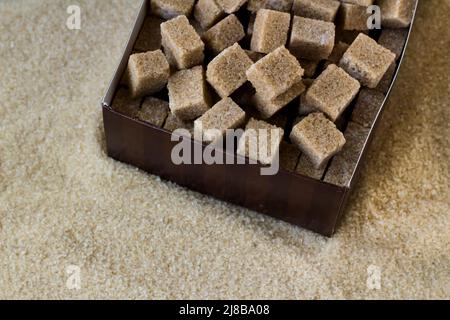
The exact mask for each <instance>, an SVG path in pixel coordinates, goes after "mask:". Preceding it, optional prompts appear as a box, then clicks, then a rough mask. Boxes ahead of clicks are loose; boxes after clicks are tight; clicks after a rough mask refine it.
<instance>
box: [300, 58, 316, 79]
mask: <svg viewBox="0 0 450 320" xmlns="http://www.w3.org/2000/svg"><path fill="white" fill-rule="evenodd" d="M299 62H300V66H301V67H302V68H303V69H304V70H305V73H304V74H303V76H304V77H307V78H311V77H313V76H314V75H315V74H316V70H317V67H318V66H319V62H320V61H312V60H306V59H299Z"/></svg>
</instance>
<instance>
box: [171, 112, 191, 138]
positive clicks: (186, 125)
mask: <svg viewBox="0 0 450 320" xmlns="http://www.w3.org/2000/svg"><path fill="white" fill-rule="evenodd" d="M164 129H166V130H168V131H175V130H177V129H185V130H187V131H189V133H190V134H193V133H194V122H193V121H184V120H181V119H180V118H177V117H176V116H175V115H174V114H172V113H170V112H169V115H168V116H167V119H166V122H165V123H164Z"/></svg>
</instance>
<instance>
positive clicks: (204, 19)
mask: <svg viewBox="0 0 450 320" xmlns="http://www.w3.org/2000/svg"><path fill="white" fill-rule="evenodd" d="M224 15H225V12H224V11H223V9H222V7H220V6H219V5H218V4H217V2H216V1H215V0H199V1H198V2H197V3H196V5H195V8H194V17H195V20H197V22H198V23H199V24H200V26H201V27H202V28H203V29H207V28H209V27H211V26H212V25H213V24H215V23H216V22H217V21H218V20H219V19H220V18H222V16H224Z"/></svg>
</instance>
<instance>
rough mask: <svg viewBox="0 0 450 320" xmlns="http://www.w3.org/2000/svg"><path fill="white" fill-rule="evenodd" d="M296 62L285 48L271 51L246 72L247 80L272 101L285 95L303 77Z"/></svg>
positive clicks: (300, 68) (302, 71)
mask: <svg viewBox="0 0 450 320" xmlns="http://www.w3.org/2000/svg"><path fill="white" fill-rule="evenodd" d="M303 73H304V70H303V69H302V67H301V66H300V63H299V62H298V60H297V59H296V58H295V57H294V56H293V55H292V54H291V53H290V52H289V50H287V49H286V48H285V47H280V48H278V49H276V50H275V51H272V52H271V53H269V54H268V55H266V56H265V57H264V58H262V59H261V60H259V61H258V62H256V63H255V64H253V65H252V66H251V67H250V68H249V69H248V70H247V78H248V80H249V81H250V82H251V83H252V85H253V86H254V87H255V89H256V91H258V92H259V94H261V95H264V97H265V98H266V99H272V98H275V97H277V96H279V95H280V94H283V93H285V92H286V91H287V90H288V89H289V88H291V87H292V86H293V85H294V84H295V83H298V82H299V81H300V80H301V79H302V76H303Z"/></svg>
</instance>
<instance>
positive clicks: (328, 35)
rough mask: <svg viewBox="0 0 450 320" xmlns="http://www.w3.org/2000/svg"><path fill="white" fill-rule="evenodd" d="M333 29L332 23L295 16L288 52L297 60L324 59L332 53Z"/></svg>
mask: <svg viewBox="0 0 450 320" xmlns="http://www.w3.org/2000/svg"><path fill="white" fill-rule="evenodd" d="M335 29H336V28H335V25H334V24H333V23H332V22H327V21H322V20H314V19H309V18H303V17H297V16H295V17H294V20H293V24H292V31H291V39H290V42H289V50H290V51H291V52H292V53H293V54H294V55H295V56H296V57H298V58H303V59H309V60H320V59H326V58H328V56H329V55H330V54H331V52H332V51H333V47H334V40H335V32H336V30H335Z"/></svg>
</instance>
